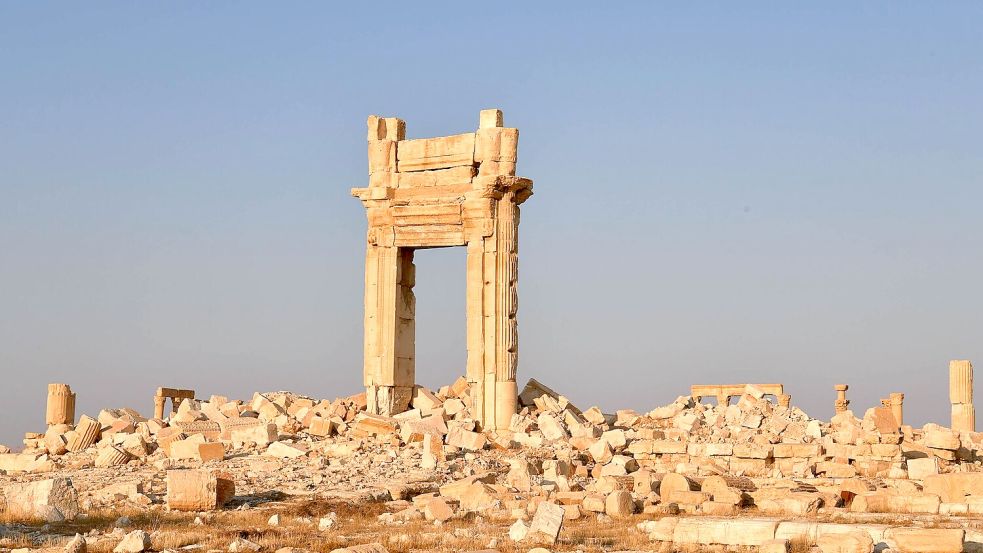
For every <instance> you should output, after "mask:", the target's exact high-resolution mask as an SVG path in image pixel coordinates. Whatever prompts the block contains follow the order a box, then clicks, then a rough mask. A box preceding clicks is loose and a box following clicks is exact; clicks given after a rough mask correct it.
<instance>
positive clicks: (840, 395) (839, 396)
mask: <svg viewBox="0 0 983 553" xmlns="http://www.w3.org/2000/svg"><path fill="white" fill-rule="evenodd" d="M849 388H850V386H849V385H847V384H836V385H835V386H833V389H834V390H836V401H835V402H834V403H833V408H834V409H835V410H836V414H840V413H842V412H844V411H846V410H847V407H849V406H850V400H849V399H847V398H846V391H847V390H848V389H849Z"/></svg>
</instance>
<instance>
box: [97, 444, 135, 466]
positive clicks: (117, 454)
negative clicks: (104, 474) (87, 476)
mask: <svg viewBox="0 0 983 553" xmlns="http://www.w3.org/2000/svg"><path fill="white" fill-rule="evenodd" d="M129 460H130V454H129V453H127V452H126V451H123V450H122V449H119V448H117V447H112V446H110V447H105V448H103V449H102V450H101V451H99V454H98V455H96V461H95V462H96V466H97V467H118V466H121V465H125V464H126V463H127V462H128V461H129Z"/></svg>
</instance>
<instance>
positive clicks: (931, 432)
mask: <svg viewBox="0 0 983 553" xmlns="http://www.w3.org/2000/svg"><path fill="white" fill-rule="evenodd" d="M924 443H925V446H926V447H931V448H933V449H946V450H949V451H956V450H957V449H959V446H960V442H959V434H958V433H956V432H953V431H951V430H949V429H947V428H943V427H941V426H938V425H935V424H926V425H925V442H924Z"/></svg>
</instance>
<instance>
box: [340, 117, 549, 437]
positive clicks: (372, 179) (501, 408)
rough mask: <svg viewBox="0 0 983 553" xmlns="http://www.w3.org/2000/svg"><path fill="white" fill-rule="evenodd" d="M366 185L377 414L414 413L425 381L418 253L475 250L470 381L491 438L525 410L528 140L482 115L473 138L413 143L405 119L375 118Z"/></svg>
mask: <svg viewBox="0 0 983 553" xmlns="http://www.w3.org/2000/svg"><path fill="white" fill-rule="evenodd" d="M368 128H369V129H368V130H369V132H368V143H369V144H368V152H369V186H368V187H367V188H354V189H352V195H353V196H355V197H357V198H358V199H360V200H361V201H362V204H363V205H364V206H365V209H366V215H367V217H368V226H369V228H368V233H367V246H366V253H365V344H364V346H365V349H364V383H365V388H366V402H367V406H368V410H369V412H371V413H375V414H380V415H393V414H396V413H399V412H401V411H404V410H406V409H407V408H408V406H409V403H410V400H411V398H412V394H413V387H414V385H415V383H416V375H415V373H416V365H415V333H416V332H415V325H416V323H415V311H416V298H415V296H414V294H413V286H414V284H415V280H416V274H415V266H414V265H413V252H414V251H415V250H417V249H423V248H443V247H454V246H465V247H466V248H467V351H468V361H467V380H468V382H469V383H470V385H471V405H470V406H469V407H470V408H471V413H472V415H473V416H474V418H475V419H476V421H477V422H478V423H479V424H480V425H481V426H482V428H485V429H500V428H506V427H508V425H509V421H510V420H511V418H512V415H513V414H515V412H516V404H517V399H516V398H517V394H518V390H517V387H516V380H515V377H516V367H517V365H518V330H517V326H516V310H517V307H518V296H517V288H516V283H517V274H518V228H519V205H520V204H521V203H522V202H524V201H525V200H526V199H528V198H529V196H531V195H532V181H531V180H529V179H526V178H522V177H517V176H515V164H516V153H517V147H518V138H519V131H518V129H514V128H505V127H504V126H503V123H502V112H501V111H499V110H483V111H482V112H481V114H480V117H479V128H478V130H477V131H476V132H470V133H465V134H458V135H453V136H443V137H437V138H423V139H414V140H406V137H405V134H406V125H405V123H404V122H403V121H402V120H401V119H397V118H380V117H377V116H374V115H373V116H370V117H369V119H368Z"/></svg>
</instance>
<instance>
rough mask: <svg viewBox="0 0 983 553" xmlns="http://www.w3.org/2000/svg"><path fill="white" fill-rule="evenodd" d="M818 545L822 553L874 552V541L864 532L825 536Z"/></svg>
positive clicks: (820, 538) (821, 537) (818, 541)
mask: <svg viewBox="0 0 983 553" xmlns="http://www.w3.org/2000/svg"><path fill="white" fill-rule="evenodd" d="M816 545H817V546H819V550H820V551H821V552H822V553H871V552H872V551H873V550H874V540H872V539H871V537H870V535H869V534H867V532H863V531H856V532H850V533H847V534H824V535H822V536H820V537H819V539H818V540H817V541H816Z"/></svg>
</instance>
